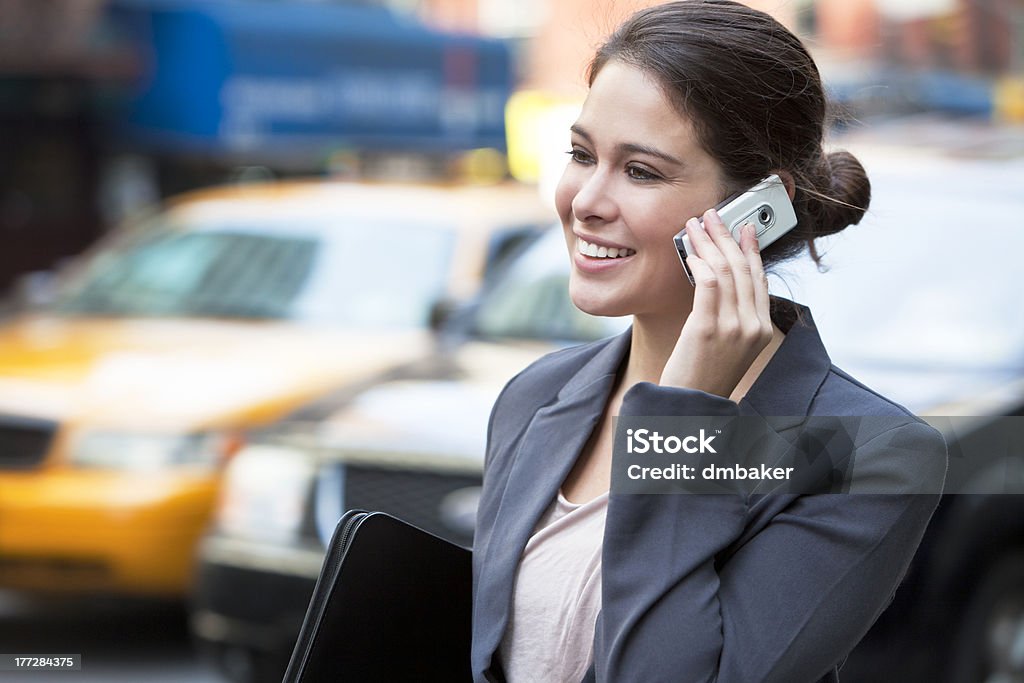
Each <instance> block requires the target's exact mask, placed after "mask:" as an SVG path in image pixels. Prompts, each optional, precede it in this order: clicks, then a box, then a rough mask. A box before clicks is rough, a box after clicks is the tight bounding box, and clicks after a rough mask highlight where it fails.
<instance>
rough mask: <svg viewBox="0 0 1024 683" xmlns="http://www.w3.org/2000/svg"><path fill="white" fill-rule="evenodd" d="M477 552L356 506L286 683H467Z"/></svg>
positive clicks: (334, 542)
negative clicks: (464, 682)
mask: <svg viewBox="0 0 1024 683" xmlns="http://www.w3.org/2000/svg"><path fill="white" fill-rule="evenodd" d="M472 572H473V570H472V554H471V552H470V550H468V549H466V548H463V547H461V546H458V545H455V544H454V543H451V542H449V541H446V540H444V539H442V538H439V537H437V536H434V535H433V534H430V533H428V532H426V531H423V530H422V529H419V528H417V527H414V526H412V525H411V524H408V523H406V522H403V521H401V520H399V519H396V518H395V517H392V516H390V515H387V514H384V513H382V512H365V511H363V510H350V511H349V512H346V513H345V515H344V516H343V517H342V518H341V520H340V521H339V522H338V526H337V528H336V529H335V531H334V535H333V537H332V538H331V543H330V546H329V547H328V548H327V556H326V558H325V559H324V564H323V567H322V568H321V570H320V578H319V579H317V582H316V588H315V589H314V590H313V597H312V599H311V601H310V603H309V608H308V609H307V610H306V618H305V620H304V621H303V623H302V629H301V630H300V631H299V637H298V641H297V642H296V644H295V649H294V651H293V652H292V657H291V661H290V662H289V664H288V670H287V672H286V673H285V677H284V683H300V682H301V683H326V682H330V683H334V682H342V683H346V682H349V681H351V682H353V683H374V682H375V681H389V682H392V681H394V682H401V681H453V682H458V681H470V680H472V676H471V674H470V664H469V651H470V639H471V602H472Z"/></svg>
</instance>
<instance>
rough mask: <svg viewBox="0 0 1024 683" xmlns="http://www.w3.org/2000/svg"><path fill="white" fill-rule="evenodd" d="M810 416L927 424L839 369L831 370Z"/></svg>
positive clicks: (819, 390)
mask: <svg viewBox="0 0 1024 683" xmlns="http://www.w3.org/2000/svg"><path fill="white" fill-rule="evenodd" d="M810 412H811V414H820V415H851V416H857V415H872V416H879V417H900V416H903V417H906V418H907V422H923V420H921V419H920V418H919V417H917V416H916V415H914V414H913V413H912V412H910V411H909V410H907V409H906V408H904V407H903V406H902V405H900V404H899V403H897V402H896V401H893V400H892V399H890V398H886V397H885V396H883V395H882V394H880V393H878V392H877V391H875V390H874V389H872V388H871V387H869V386H867V385H865V384H863V383H862V382H860V381H858V380H857V379H855V378H854V377H852V376H850V375H849V374H847V373H846V372H845V371H843V370H841V369H840V368H837V367H836V366H835V365H832V366H831V367H830V368H829V371H828V374H827V375H826V376H825V381H824V382H822V384H821V386H820V387H819V388H818V391H817V394H816V395H815V397H814V401H813V403H812V406H811V411H810Z"/></svg>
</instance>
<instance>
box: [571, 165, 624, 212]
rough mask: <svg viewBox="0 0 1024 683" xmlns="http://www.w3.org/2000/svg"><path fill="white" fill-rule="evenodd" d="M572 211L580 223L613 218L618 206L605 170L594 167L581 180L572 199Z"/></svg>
mask: <svg viewBox="0 0 1024 683" xmlns="http://www.w3.org/2000/svg"><path fill="white" fill-rule="evenodd" d="M572 212H573V215H574V216H575V218H576V220H578V221H580V222H581V223H587V222H594V221H605V222H607V221H611V220H614V219H615V217H616V215H617V213H618V208H617V204H616V202H615V197H614V195H613V193H612V187H611V182H610V178H609V177H608V174H607V172H605V171H604V170H601V169H594V171H593V172H592V173H590V174H588V175H587V177H586V178H584V179H583V180H582V182H581V183H580V185H579V187H578V188H577V191H576V195H575V196H574V197H573V199H572Z"/></svg>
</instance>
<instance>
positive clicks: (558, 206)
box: [555, 162, 580, 227]
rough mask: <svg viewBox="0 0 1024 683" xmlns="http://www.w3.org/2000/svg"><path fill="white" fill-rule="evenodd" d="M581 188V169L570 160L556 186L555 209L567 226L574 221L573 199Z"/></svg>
mask: <svg viewBox="0 0 1024 683" xmlns="http://www.w3.org/2000/svg"><path fill="white" fill-rule="evenodd" d="M579 188H580V179H579V171H578V170H577V169H575V168H574V167H573V164H572V162H570V163H569V164H567V165H566V167H565V170H564V171H562V177H561V178H559V180H558V185H557V186H556V187H555V210H556V211H558V217H559V218H560V219H561V220H562V224H563V225H565V226H566V227H568V226H569V225H570V224H571V223H572V200H573V199H574V198H575V197H576V194H577V193H578V192H579Z"/></svg>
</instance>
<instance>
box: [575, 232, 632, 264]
mask: <svg viewBox="0 0 1024 683" xmlns="http://www.w3.org/2000/svg"><path fill="white" fill-rule="evenodd" d="M576 250H577V251H578V252H579V253H581V254H583V255H584V256H590V257H591V258H606V259H615V258H624V257H626V256H632V255H633V254H635V253H636V250H635V249H626V248H625V247H623V248H621V249H618V248H616V247H599V246H597V245H596V244H591V243H590V242H587V241H586V240H584V239H582V238H580V237H577V238H576Z"/></svg>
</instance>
